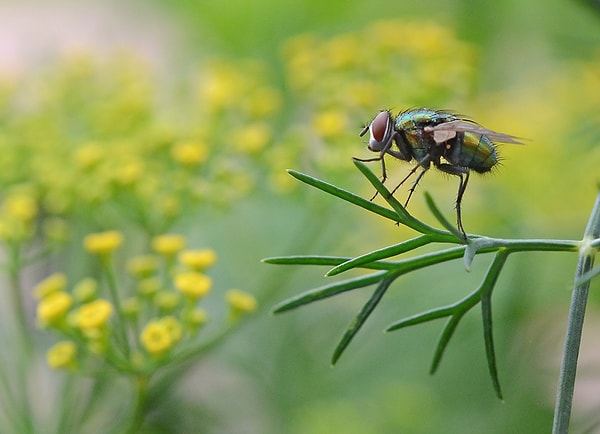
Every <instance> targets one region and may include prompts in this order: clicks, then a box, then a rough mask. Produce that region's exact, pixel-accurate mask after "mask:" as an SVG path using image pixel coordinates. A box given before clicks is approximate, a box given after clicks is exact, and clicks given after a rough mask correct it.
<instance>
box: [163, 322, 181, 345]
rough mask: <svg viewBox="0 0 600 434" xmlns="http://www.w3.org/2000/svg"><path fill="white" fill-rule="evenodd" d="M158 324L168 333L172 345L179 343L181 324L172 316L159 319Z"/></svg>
mask: <svg viewBox="0 0 600 434" xmlns="http://www.w3.org/2000/svg"><path fill="white" fill-rule="evenodd" d="M160 323H161V324H162V325H163V326H165V327H166V328H167V330H168V331H169V333H170V334H171V340H172V341H173V343H177V342H179V340H180V339H181V337H182V336H183V327H181V323H180V322H179V320H178V319H177V318H175V317H174V316H170V315H169V316H165V317H164V318H161V319H160Z"/></svg>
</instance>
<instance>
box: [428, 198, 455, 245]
mask: <svg viewBox="0 0 600 434" xmlns="http://www.w3.org/2000/svg"><path fill="white" fill-rule="evenodd" d="M424 194H425V203H427V206H428V207H429V210H430V211H431V213H432V214H433V216H434V217H435V218H436V219H437V220H438V221H439V222H440V224H441V225H442V226H443V227H445V228H446V229H447V230H448V231H449V232H450V233H452V235H454V236H455V237H456V238H458V241H459V242H461V243H463V244H464V243H465V239H464V237H463V234H462V232H460V231H459V230H458V229H457V228H456V227H455V226H454V225H453V224H452V223H450V222H449V221H448V219H447V218H446V217H445V216H444V214H442V212H441V211H440V209H439V208H438V207H437V205H436V204H435V202H434V200H433V197H431V195H430V194H429V193H428V192H425V193H424Z"/></svg>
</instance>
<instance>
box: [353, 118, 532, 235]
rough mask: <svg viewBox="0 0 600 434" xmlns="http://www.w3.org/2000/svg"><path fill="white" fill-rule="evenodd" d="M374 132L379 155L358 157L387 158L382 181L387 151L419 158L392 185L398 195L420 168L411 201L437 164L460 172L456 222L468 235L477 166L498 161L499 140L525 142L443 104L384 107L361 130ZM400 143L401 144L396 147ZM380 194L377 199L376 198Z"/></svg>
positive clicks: (485, 168)
mask: <svg viewBox="0 0 600 434" xmlns="http://www.w3.org/2000/svg"><path fill="white" fill-rule="evenodd" d="M367 131H368V132H369V133H370V137H369V143H368V148H369V149H370V150H371V151H373V152H379V156H378V157H376V158H369V159H357V160H359V161H363V162H370V161H381V168H382V179H381V181H382V182H385V180H386V179H387V171H386V168H385V159H384V157H385V155H386V154H388V155H391V156H392V157H395V158H398V159H400V160H404V161H411V160H412V159H413V158H414V159H415V160H416V162H417V165H416V166H415V167H414V168H413V169H412V170H411V171H410V172H409V173H408V175H406V177H405V178H404V179H403V180H402V181H401V182H400V183H399V184H398V185H397V186H396V187H395V188H394V189H393V190H392V192H391V193H392V195H393V194H394V193H395V192H396V190H398V188H400V186H402V185H403V184H404V183H405V182H406V181H407V180H408V179H409V178H410V177H411V176H412V175H414V174H415V173H416V172H417V170H418V169H419V168H420V169H421V172H420V173H419V174H418V175H417V178H416V179H415V181H414V182H413V184H412V186H411V188H410V189H409V192H408V198H407V199H406V202H405V204H404V206H405V207H406V206H407V205H408V202H409V201H410V198H411V196H412V194H413V193H414V191H415V189H416V188H417V185H418V184H419V181H421V179H422V178H423V176H424V175H425V172H427V170H429V168H430V167H431V165H432V164H433V166H434V167H435V168H437V169H439V170H441V171H442V172H445V173H448V174H450V175H455V176H457V177H458V178H459V179H460V181H459V185H458V194H457V196H456V222H457V226H458V229H459V230H460V232H462V234H463V237H464V239H465V240H466V239H467V235H466V233H465V230H464V228H463V224H462V218H461V207H460V206H461V203H462V199H463V195H464V194H465V190H466V189H467V184H468V183H469V174H470V172H471V170H474V171H475V172H478V173H486V172H489V171H490V170H492V168H493V167H494V166H495V165H496V164H498V154H497V153H496V146H495V142H497V143H514V144H522V142H519V141H518V140H517V137H514V136H510V135H508V134H502V133H497V132H495V131H491V130H488V129H486V128H483V127H482V126H480V125H478V124H476V123H475V122H473V121H470V120H468V119H464V118H462V117H460V116H459V115H456V114H452V113H450V112H448V111H443V110H431V109H428V108H418V109H410V110H406V111H404V112H401V113H399V114H398V116H396V117H394V115H393V114H392V113H391V112H390V111H389V110H382V111H380V112H379V113H378V114H377V116H375V118H374V119H373V120H372V121H371V123H370V124H368V125H367V126H365V127H364V128H363V130H362V131H361V133H360V136H361V137H362V136H364V135H365V134H366V133H367ZM394 143H395V144H396V146H395V147H394V146H393V145H394ZM376 196H377V193H375V196H373V197H372V198H371V200H373V199H375V197H376Z"/></svg>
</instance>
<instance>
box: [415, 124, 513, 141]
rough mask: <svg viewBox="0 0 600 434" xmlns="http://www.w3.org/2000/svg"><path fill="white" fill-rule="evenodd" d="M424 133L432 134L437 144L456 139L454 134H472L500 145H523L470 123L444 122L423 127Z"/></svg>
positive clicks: (511, 137)
mask: <svg viewBox="0 0 600 434" xmlns="http://www.w3.org/2000/svg"><path fill="white" fill-rule="evenodd" d="M424 131H425V132H428V133H433V139H434V140H435V141H436V142H437V143H443V142H445V141H447V140H450V139H452V138H454V137H456V133H473V134H479V135H480V136H486V137H487V138H488V139H490V140H491V141H492V142H500V143H512V144H515V145H523V144H524V143H523V142H520V141H518V140H517V139H518V137H515V136H511V135H508V134H503V133H497V132H495V131H492V130H488V129H487V128H483V127H482V126H480V125H477V124H475V123H472V122H468V121H463V120H460V119H458V120H455V121H450V122H444V123H441V124H439V125H436V126H434V127H425V128H424Z"/></svg>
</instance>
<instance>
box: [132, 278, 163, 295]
mask: <svg viewBox="0 0 600 434" xmlns="http://www.w3.org/2000/svg"><path fill="white" fill-rule="evenodd" d="M161 288H162V282H161V280H160V279H159V278H158V277H146V278H144V279H142V280H140V281H139V282H138V284H137V291H138V293H139V294H140V295H141V296H144V297H148V296H151V295H153V294H156V293H157V292H158V291H159V290H160V289H161Z"/></svg>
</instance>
